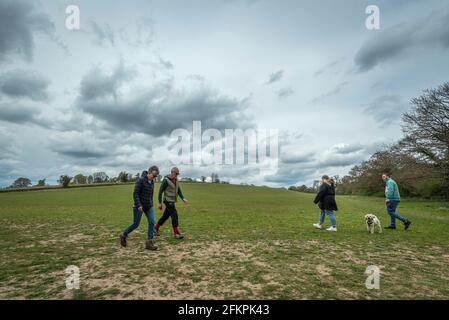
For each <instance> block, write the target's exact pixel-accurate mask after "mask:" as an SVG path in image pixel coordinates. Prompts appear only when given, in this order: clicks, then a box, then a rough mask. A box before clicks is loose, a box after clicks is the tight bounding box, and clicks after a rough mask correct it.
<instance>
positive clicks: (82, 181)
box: [9, 171, 227, 189]
mask: <svg viewBox="0 0 449 320" xmlns="http://www.w3.org/2000/svg"><path fill="white" fill-rule="evenodd" d="M140 175H141V174H140V173H136V174H135V175H133V174H132V173H129V172H126V171H122V172H120V173H119V174H118V175H117V176H116V177H109V176H108V175H107V174H106V173H105V172H95V173H93V174H91V175H83V174H81V173H79V174H77V175H75V176H73V177H71V176H70V175H67V174H64V175H61V176H60V177H59V179H58V181H57V182H58V183H59V185H61V186H62V187H68V186H70V185H88V184H102V183H128V182H135V181H136V180H137V179H139V177H140ZM161 180H162V175H159V176H158V177H157V178H156V182H161ZM181 181H184V182H198V180H197V179H193V178H190V177H183V178H181ZM199 181H201V182H206V181H210V182H211V183H223V184H225V183H227V182H225V181H221V180H220V179H219V177H218V174H216V173H212V174H211V176H210V180H208V178H207V177H206V176H201V178H200V179H199ZM48 186H50V185H49V184H47V183H46V179H41V180H38V182H37V183H36V184H35V185H33V184H32V182H31V180H30V179H29V178H25V177H20V178H17V179H16V180H15V181H14V182H13V183H12V184H11V185H10V186H9V188H11V189H25V188H31V187H48Z"/></svg>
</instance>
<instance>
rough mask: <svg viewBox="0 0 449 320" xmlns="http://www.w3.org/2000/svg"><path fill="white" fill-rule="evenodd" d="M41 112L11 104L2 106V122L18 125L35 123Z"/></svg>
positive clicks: (0, 111) (0, 110) (0, 116)
mask: <svg viewBox="0 0 449 320" xmlns="http://www.w3.org/2000/svg"><path fill="white" fill-rule="evenodd" d="M39 113H40V112H39V110H38V109H36V108H33V107H30V106H23V105H17V104H10V103H2V104H0V120H3V121H8V122H12V123H17V124H23V123H30V122H35V121H36V120H37V116H38V115H39Z"/></svg>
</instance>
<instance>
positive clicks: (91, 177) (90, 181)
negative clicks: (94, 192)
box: [87, 175, 94, 184]
mask: <svg viewBox="0 0 449 320" xmlns="http://www.w3.org/2000/svg"><path fill="white" fill-rule="evenodd" d="M87 183H88V184H91V183H94V177H93V176H92V175H89V176H88V177H87Z"/></svg>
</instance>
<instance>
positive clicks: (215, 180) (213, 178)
mask: <svg viewBox="0 0 449 320" xmlns="http://www.w3.org/2000/svg"><path fill="white" fill-rule="evenodd" d="M210 178H211V182H212V183H220V179H219V178H218V174H217V173H213V172H212V174H211V176H210Z"/></svg>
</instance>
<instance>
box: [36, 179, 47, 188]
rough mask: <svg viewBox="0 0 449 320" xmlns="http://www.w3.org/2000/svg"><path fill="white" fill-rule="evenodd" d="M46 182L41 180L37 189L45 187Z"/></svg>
mask: <svg viewBox="0 0 449 320" xmlns="http://www.w3.org/2000/svg"><path fill="white" fill-rule="evenodd" d="M45 180H46V179H42V180H39V181H38V182H37V184H36V187H45Z"/></svg>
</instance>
